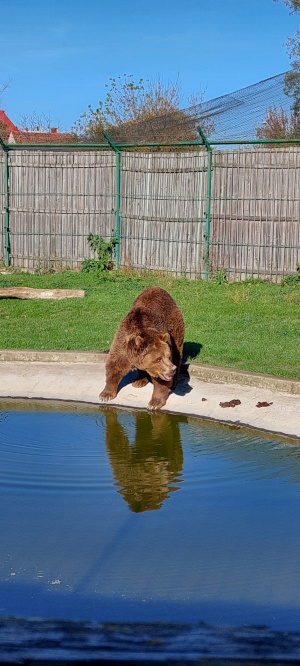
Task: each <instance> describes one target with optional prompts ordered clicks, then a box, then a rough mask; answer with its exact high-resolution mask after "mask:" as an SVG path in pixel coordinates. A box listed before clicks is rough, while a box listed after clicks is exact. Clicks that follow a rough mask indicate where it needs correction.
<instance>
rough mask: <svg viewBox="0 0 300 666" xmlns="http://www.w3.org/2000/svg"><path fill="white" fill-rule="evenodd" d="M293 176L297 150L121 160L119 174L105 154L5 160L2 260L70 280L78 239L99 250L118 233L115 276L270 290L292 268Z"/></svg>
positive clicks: (81, 253) (297, 219)
mask: <svg viewBox="0 0 300 666" xmlns="http://www.w3.org/2000/svg"><path fill="white" fill-rule="evenodd" d="M299 167H300V147H298V146H287V147H284V148H282V147H274V146H272V147H262V146H261V147H257V146H256V147H249V146H248V147H247V148H240V149H238V148H234V149H230V150H216V151H212V153H211V156H209V152H208V151H206V150H205V149H204V148H200V149H199V150H195V151H194V150H193V151H191V150H189V151H186V152H139V151H136V152H132V151H122V152H121V153H120V156H119V162H118V160H117V155H116V154H115V153H114V152H113V151H110V150H83V149H81V150H76V149H69V148H66V149H60V150H51V149H39V150H26V149H16V150H12V151H10V152H9V153H8V156H6V166H5V155H4V154H1V155H0V210H1V218H2V219H1V222H2V224H1V229H2V233H1V235H0V259H1V260H2V262H3V263H5V261H6V263H7V262H8V258H9V263H10V265H11V266H13V267H14V268H19V269H27V270H30V271H38V270H64V269H66V268H67V267H69V268H72V269H76V268H80V267H81V263H82V261H83V260H84V258H87V257H91V256H92V254H91V251H90V250H89V247H88V244H87V236H88V234H89V233H93V234H99V235H101V236H103V237H104V238H106V239H108V238H110V237H111V236H112V235H114V233H115V231H116V224H118V225H119V227H118V233H119V236H120V244H119V255H118V260H119V263H120V266H128V267H132V268H137V269H150V270H159V271H165V272H168V273H172V274H174V275H177V276H186V277H189V278H198V277H204V276H206V277H207V276H208V275H210V274H212V273H214V272H216V271H219V270H221V269H222V270H224V271H225V272H226V273H227V275H228V277H229V278H230V279H245V278H247V277H250V276H254V277H260V278H262V279H271V280H275V281H276V280H279V279H281V278H282V277H283V276H284V275H286V274H290V273H294V272H295V271H296V265H297V263H298V262H299V261H300V188H299V184H300V183H299V174H300V169H299ZM5 168H6V175H5ZM118 168H120V171H119V174H118V175H119V179H118V178H117V169H118ZM7 170H8V174H7ZM7 175H8V176H9V193H8V191H6V185H5V183H6V179H7V178H6V177H7ZM118 188H119V189H118ZM7 204H8V205H7ZM5 207H6V208H7V209H8V210H6V214H5ZM8 214H9V217H8ZM8 220H9V226H8ZM8 237H9V247H8V240H7V239H8Z"/></svg>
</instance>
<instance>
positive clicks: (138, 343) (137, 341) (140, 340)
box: [135, 335, 143, 349]
mask: <svg viewBox="0 0 300 666" xmlns="http://www.w3.org/2000/svg"><path fill="white" fill-rule="evenodd" d="M142 344H143V338H142V336H141V335H137V336H136V338H135V346H136V348H137V349H140V347H141V346H142Z"/></svg>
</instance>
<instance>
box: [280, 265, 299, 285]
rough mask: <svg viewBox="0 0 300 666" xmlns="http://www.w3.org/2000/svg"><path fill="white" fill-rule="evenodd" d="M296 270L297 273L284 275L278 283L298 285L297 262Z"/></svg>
mask: <svg viewBox="0 0 300 666" xmlns="http://www.w3.org/2000/svg"><path fill="white" fill-rule="evenodd" d="M296 270H297V273H293V274H292V275H286V276H285V277H284V278H282V280H281V283H280V284H281V285H282V286H283V287H285V286H289V287H295V286H296V285H300V264H297V266H296Z"/></svg>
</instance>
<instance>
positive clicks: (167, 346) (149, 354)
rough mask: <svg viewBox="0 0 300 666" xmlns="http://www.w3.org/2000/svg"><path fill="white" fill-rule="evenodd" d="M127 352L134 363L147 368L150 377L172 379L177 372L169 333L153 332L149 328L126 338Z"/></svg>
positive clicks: (135, 365) (142, 368)
mask: <svg viewBox="0 0 300 666" xmlns="http://www.w3.org/2000/svg"><path fill="white" fill-rule="evenodd" d="M126 346H127V354H128V358H129V359H130V361H131V363H132V365H133V366H134V367H135V368H137V369H138V370H145V372H147V373H148V374H149V375H150V377H154V378H156V379H162V380H163V381H165V382H168V381H171V380H172V379H173V377H174V374H175V372H176V365H174V363H173V361H172V352H171V340H170V336H169V333H153V334H151V331H150V330H149V331H148V332H147V333H142V334H140V335H131V336H128V337H127V338H126Z"/></svg>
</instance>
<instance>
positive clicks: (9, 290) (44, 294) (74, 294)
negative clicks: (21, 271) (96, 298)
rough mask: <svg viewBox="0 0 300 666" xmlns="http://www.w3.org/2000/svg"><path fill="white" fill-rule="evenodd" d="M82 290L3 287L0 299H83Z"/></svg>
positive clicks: (0, 290) (0, 291)
mask: <svg viewBox="0 0 300 666" xmlns="http://www.w3.org/2000/svg"><path fill="white" fill-rule="evenodd" d="M83 297H84V291H83V290H82V289H31V288H30V287H3V288H2V289H0V298H23V299H25V298H28V299H29V298H31V299H39V298H40V299H55V300H57V301H60V300H62V299H63V298H83Z"/></svg>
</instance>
